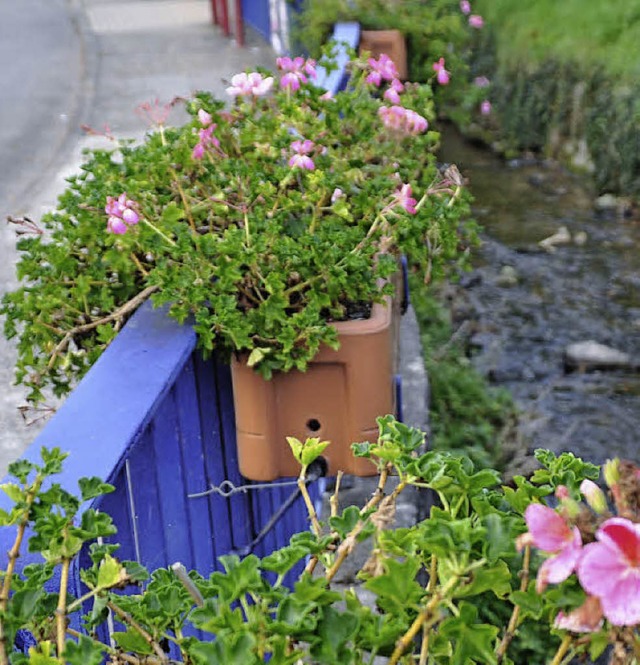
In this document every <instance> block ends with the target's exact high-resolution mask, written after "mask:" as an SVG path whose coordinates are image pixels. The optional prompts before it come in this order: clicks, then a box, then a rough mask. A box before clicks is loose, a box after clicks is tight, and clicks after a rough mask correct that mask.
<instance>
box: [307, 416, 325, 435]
mask: <svg viewBox="0 0 640 665" xmlns="http://www.w3.org/2000/svg"><path fill="white" fill-rule="evenodd" d="M321 427H322V425H321V424H320V421H319V420H317V419H316V418H310V419H309V420H307V429H308V430H309V431H310V432H317V431H318V430H319V429H320V428H321Z"/></svg>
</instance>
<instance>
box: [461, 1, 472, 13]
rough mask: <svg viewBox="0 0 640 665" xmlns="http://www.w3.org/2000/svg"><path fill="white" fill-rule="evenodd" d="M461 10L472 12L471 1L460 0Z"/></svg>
mask: <svg viewBox="0 0 640 665" xmlns="http://www.w3.org/2000/svg"><path fill="white" fill-rule="evenodd" d="M460 11H461V12H462V13H463V14H470V13H471V3H470V2H469V0H460Z"/></svg>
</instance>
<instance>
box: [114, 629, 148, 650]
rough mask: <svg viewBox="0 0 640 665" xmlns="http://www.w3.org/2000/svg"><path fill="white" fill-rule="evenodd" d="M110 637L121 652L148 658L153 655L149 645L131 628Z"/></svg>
mask: <svg viewBox="0 0 640 665" xmlns="http://www.w3.org/2000/svg"><path fill="white" fill-rule="evenodd" d="M112 637H113V639H114V640H115V643H116V644H117V645H118V646H119V647H120V648H121V649H122V650H123V651H127V652H130V653H134V654H140V655H142V656H150V655H151V654H152V653H153V649H152V648H151V645H150V644H149V643H148V642H147V640H145V638H144V637H142V635H140V633H139V632H138V631H137V630H134V629H133V628H129V629H127V631H126V632H125V633H113V635H112Z"/></svg>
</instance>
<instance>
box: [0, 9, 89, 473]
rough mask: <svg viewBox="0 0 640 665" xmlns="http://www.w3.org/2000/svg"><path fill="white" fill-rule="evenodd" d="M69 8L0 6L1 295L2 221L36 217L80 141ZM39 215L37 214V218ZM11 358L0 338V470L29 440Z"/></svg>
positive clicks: (76, 38) (0, 280)
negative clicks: (50, 184)
mask: <svg viewBox="0 0 640 665" xmlns="http://www.w3.org/2000/svg"><path fill="white" fill-rule="evenodd" d="M77 16H78V11H77V7H76V5H74V4H73V0H0V294H4V293H5V292H6V291H7V290H10V289H12V288H14V287H15V285H16V278H15V262H16V260H17V251H16V249H15V234H14V232H13V230H12V229H11V228H10V227H9V226H8V225H7V224H5V219H6V217H7V215H13V216H20V215H24V214H34V212H36V211H35V210H34V207H35V205H36V201H37V200H38V196H39V194H40V192H41V191H42V190H43V188H44V187H46V183H48V182H49V181H50V177H51V175H52V174H53V173H55V171H56V170H57V169H58V168H59V166H60V164H61V163H62V161H63V159H64V156H65V153H66V151H68V150H69V149H70V148H71V146H72V144H73V143H74V141H75V140H76V138H77V136H78V135H79V133H80V128H79V125H80V122H81V121H80V115H81V111H82V107H83V104H84V101H85V98H86V90H85V87H86V73H85V57H84V52H83V51H84V49H83V44H82V40H81V38H80V32H79V30H78V26H77V21H76V17H77ZM37 212H39V211H37ZM14 364H15V350H14V345H13V343H12V342H7V341H6V340H5V339H4V337H2V336H0V468H4V467H5V465H6V463H7V462H8V461H9V460H11V459H13V458H15V457H16V456H17V455H18V454H19V452H20V451H21V450H23V449H24V448H25V447H26V445H27V444H28V443H29V442H30V441H31V440H32V439H33V438H34V436H35V434H36V430H37V429H38V426H37V425H35V426H31V427H27V426H25V422H24V419H23V417H22V415H21V413H20V412H19V410H18V407H19V406H20V405H21V404H24V391H23V390H22V388H18V387H16V386H14V385H13V375H14V369H13V368H14Z"/></svg>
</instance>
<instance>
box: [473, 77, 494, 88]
mask: <svg viewBox="0 0 640 665" xmlns="http://www.w3.org/2000/svg"><path fill="white" fill-rule="evenodd" d="M473 85H475V86H477V87H478V88H486V87H488V86H489V85H491V81H489V79H488V78H487V77H486V76H476V77H475V78H474V79H473Z"/></svg>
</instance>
